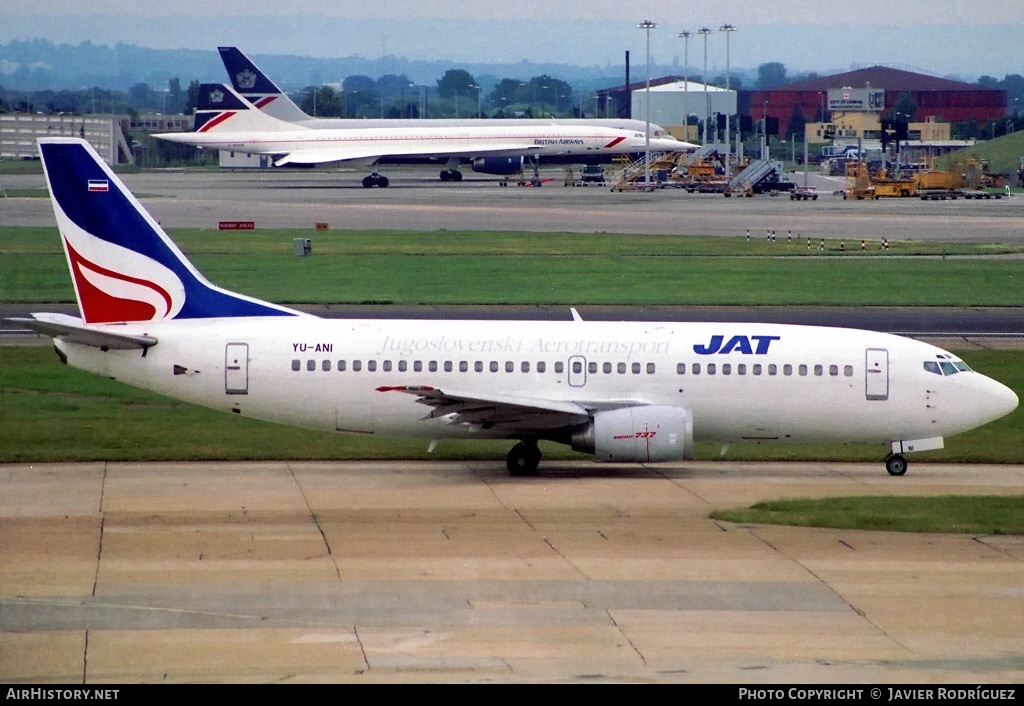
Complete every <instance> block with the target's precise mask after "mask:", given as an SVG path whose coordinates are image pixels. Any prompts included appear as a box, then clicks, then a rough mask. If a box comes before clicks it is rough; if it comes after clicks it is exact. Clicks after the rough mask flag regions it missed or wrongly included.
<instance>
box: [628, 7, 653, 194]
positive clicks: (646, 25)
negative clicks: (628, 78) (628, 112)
mask: <svg viewBox="0 0 1024 706" xmlns="http://www.w3.org/2000/svg"><path fill="white" fill-rule="evenodd" d="M657 26H658V25H657V24H655V23H654V22H651V21H650V20H644V21H643V22H641V23H640V24H639V25H637V28H638V29H642V30H645V31H646V34H647V87H646V88H645V89H644V108H645V111H644V113H645V117H644V122H645V123H646V127H647V129H646V130H644V188H645V189H647V190H650V188H651V30H652V29H655V28H657ZM627 88H629V87H628V86H627Z"/></svg>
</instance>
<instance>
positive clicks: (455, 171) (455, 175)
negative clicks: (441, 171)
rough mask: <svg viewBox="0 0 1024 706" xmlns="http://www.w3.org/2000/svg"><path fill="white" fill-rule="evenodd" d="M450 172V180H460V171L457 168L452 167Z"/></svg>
mask: <svg viewBox="0 0 1024 706" xmlns="http://www.w3.org/2000/svg"><path fill="white" fill-rule="evenodd" d="M451 173H452V181H462V172H460V171H459V170H458V169H453V170H452V172H451Z"/></svg>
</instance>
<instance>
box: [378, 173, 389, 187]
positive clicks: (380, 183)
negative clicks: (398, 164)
mask: <svg viewBox="0 0 1024 706" xmlns="http://www.w3.org/2000/svg"><path fill="white" fill-rule="evenodd" d="M390 183H391V182H390V181H388V178H387V177H386V176H382V177H377V186H379V187H380V188H382V189H383V188H386V187H387V185H388V184H390Z"/></svg>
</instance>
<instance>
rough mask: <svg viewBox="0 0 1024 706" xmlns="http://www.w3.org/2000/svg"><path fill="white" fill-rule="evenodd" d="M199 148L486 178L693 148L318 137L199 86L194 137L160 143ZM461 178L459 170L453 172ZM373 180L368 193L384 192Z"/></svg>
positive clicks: (647, 143)
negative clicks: (548, 162)
mask: <svg viewBox="0 0 1024 706" xmlns="http://www.w3.org/2000/svg"><path fill="white" fill-rule="evenodd" d="M155 137H157V138H159V139H161V140H167V141H169V142H178V143H182V144H187V145H195V146H196V147H206V148H212V149H221V150H231V151H233V152H244V153H247V154H264V155H273V156H274V157H275V162H274V164H275V165H276V166H285V165H307V166H308V165H314V164H331V163H349V164H360V165H367V166H373V165H376V164H377V163H378V162H379V161H380V160H381V159H384V158H389V159H393V160H399V161H400V160H402V159H403V158H405V159H410V158H411V159H422V158H425V157H429V158H435V159H436V158H442V159H448V161H449V168H448V170H446V171H445V172H442V174H441V176H442V180H445V174H448V175H449V176H448V178H450V179H455V180H456V181H457V180H458V178H460V177H461V173H459V174H458V176H457V177H456V176H455V175H454V173H453V172H452V166H451V165H452V164H453V163H458V162H460V161H468V162H470V163H471V164H472V166H473V170H474V171H478V172H483V173H486V174H505V175H509V174H518V173H520V172H522V170H523V163H524V160H526V159H532V158H541V159H543V158H546V157H573V158H577V159H580V160H585V159H587V158H591V157H611V156H613V155H616V154H628V153H638V152H646V151H651V152H680V151H687V150H690V149H693V148H695V147H696V145H692V144H690V143H687V142H681V141H679V140H676V139H675V138H672V137H659V138H649V137H647V135H646V134H645V133H643V132H637V131H635V130H620V129H616V128H609V127H598V126H587V125H550V124H546V123H540V122H535V123H534V124H524V125H489V124H487V125H485V124H483V123H480V124H475V125H472V126H442V127H435V126H427V125H425V124H421V125H415V126H404V127H377V128H331V129H315V128H311V127H308V126H304V125H298V124H295V123H288V122H285V121H283V120H278V119H277V118H272V117H270V116H269V115H266V114H264V113H262V112H261V111H259V110H257V109H256V108H255V106H254V105H253V104H252V103H250V102H249V101H247V100H246V99H245V98H243V97H242V96H241V95H239V94H238V93H236V92H235V91H234V89H232V88H230V87H228V86H226V85H224V84H202V85H201V86H200V87H199V98H198V106H197V109H196V115H195V124H194V127H193V131H192V132H172V133H162V134H158V135H155ZM455 173H457V170H455ZM388 183H389V181H388V179H387V177H384V176H381V175H380V174H378V173H377V172H373V173H372V174H370V175H368V176H367V177H366V178H364V179H363V186H366V187H372V186H387V185H388Z"/></svg>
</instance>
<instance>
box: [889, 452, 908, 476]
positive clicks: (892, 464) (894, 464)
mask: <svg viewBox="0 0 1024 706" xmlns="http://www.w3.org/2000/svg"><path fill="white" fill-rule="evenodd" d="M885 470H887V471H888V472H889V475H890V476H902V475H903V474H904V473H906V472H907V459H905V458H903V457H902V456H901V455H899V454H889V455H888V456H886V457H885Z"/></svg>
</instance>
